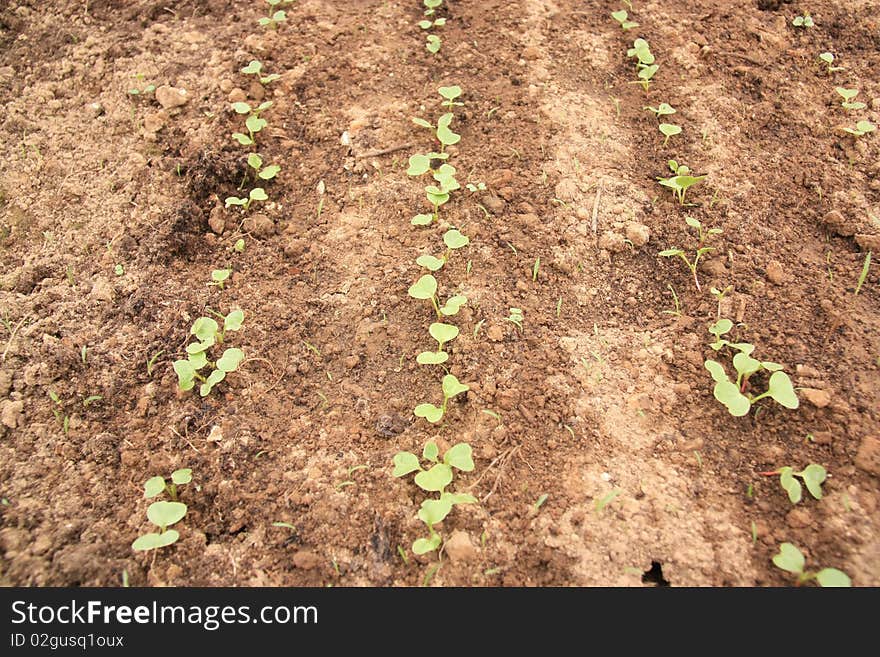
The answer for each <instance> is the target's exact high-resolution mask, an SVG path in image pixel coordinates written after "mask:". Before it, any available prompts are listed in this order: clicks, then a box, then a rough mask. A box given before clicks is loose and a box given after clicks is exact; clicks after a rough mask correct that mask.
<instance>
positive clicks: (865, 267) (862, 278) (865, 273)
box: [853, 251, 871, 295]
mask: <svg viewBox="0 0 880 657" xmlns="http://www.w3.org/2000/svg"><path fill="white" fill-rule="evenodd" d="M870 269H871V252H870V251H868V253H867V255H866V256H865V262H864V263H863V264H862V273H861V274H859V280H858V282H857V283H856V290H855V292H854V293H853V294H854V295H858V293H859V292H860V291H861V289H862V285H864V284H865V281H866V280H868V271H869V270H870Z"/></svg>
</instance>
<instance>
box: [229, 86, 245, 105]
mask: <svg viewBox="0 0 880 657" xmlns="http://www.w3.org/2000/svg"><path fill="white" fill-rule="evenodd" d="M226 98H227V100H228V101H229V102H230V103H243V102H244V101H246V100H247V94H246V93H245V92H244V89H239V88H238V87H236V88H235V89H233V90H232V91H230V92H229V95H228V96H227V97H226Z"/></svg>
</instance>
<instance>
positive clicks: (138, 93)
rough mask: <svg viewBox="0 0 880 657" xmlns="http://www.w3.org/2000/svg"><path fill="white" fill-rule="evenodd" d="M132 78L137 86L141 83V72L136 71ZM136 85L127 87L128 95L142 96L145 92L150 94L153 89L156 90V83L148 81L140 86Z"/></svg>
mask: <svg viewBox="0 0 880 657" xmlns="http://www.w3.org/2000/svg"><path fill="white" fill-rule="evenodd" d="M134 78H135V79H136V80H137V81H138V87H139V86H140V85H142V84H143V82H144V76H143V74H142V73H138V74H137V75H135V76H134ZM138 87H132V88H131V89H129V90H128V93H129V95H130V96H144V95H146V94H151V93H153V92H154V91H156V85H155V84H152V83H150V84H148V85H146V86H144V87H142V88H138Z"/></svg>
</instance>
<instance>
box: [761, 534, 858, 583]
mask: <svg viewBox="0 0 880 657" xmlns="http://www.w3.org/2000/svg"><path fill="white" fill-rule="evenodd" d="M805 564H806V561H805V559H804V554H803V552H801V551H800V550H798V549H797V548H796V547H795V546H794V545H792V544H791V543H782V544H781V545H780V546H779V554H776V555H775V556H774V557H773V565H774V566H776V567H777V568H781V569H782V570H784V571H785V572H787V573H792V574H793V575H797V576H798V578H797V582H796V583H795V586H801V585H802V584H806V583H807V582H809V581H810V580H813V579H814V580H816V581H817V582H818V583H819V586H821V587H823V588H824V587H835V586H836V587H850V586H852V580H851V579H850V578H849V576H848V575H847V574H846V573H844V572H843V571H841V570H838V569H837V568H823V569H822V570H820V571H819V572H817V573H814V572H810V571H804V565H805Z"/></svg>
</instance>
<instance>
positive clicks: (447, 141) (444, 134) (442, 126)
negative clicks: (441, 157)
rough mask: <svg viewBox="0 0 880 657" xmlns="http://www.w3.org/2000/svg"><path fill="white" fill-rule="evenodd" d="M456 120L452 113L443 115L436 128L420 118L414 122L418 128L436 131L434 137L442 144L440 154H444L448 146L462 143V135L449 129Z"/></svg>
mask: <svg viewBox="0 0 880 657" xmlns="http://www.w3.org/2000/svg"><path fill="white" fill-rule="evenodd" d="M454 118H455V115H454V114H453V113H452V112H447V113H446V114H442V115H440V118H439V119H437V125H436V126H434V125H433V124H432V123H430V122H429V121H426V120H425V119H420V118H418V117H413V120H412V121H413V123H415V124H416V125H417V126H421V127H422V128H428V129H429V130H434V136H435V137H436V138H437V141H439V142H440V152H441V153H442V152H443V150H444V149H445V148H446V147H447V146H452V145H454V144H457V143H458V142H460V141H461V135H458V134H456V133H454V132H452V130H450V128H449V124H450V123H452V119H454ZM447 166H448V165H447ZM423 173H424V172H423Z"/></svg>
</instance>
